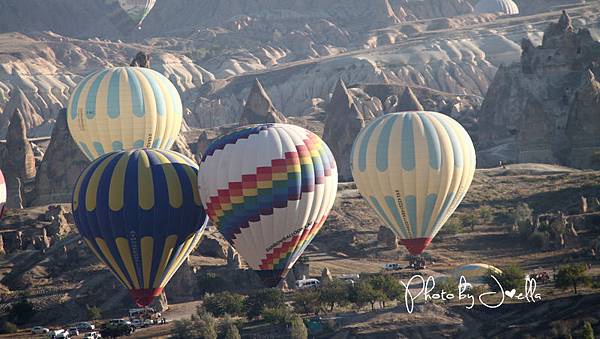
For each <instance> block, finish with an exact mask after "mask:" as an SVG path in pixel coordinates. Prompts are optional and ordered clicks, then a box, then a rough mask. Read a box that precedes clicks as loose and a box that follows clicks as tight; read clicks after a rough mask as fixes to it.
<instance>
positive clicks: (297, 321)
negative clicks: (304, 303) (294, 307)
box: [290, 314, 308, 339]
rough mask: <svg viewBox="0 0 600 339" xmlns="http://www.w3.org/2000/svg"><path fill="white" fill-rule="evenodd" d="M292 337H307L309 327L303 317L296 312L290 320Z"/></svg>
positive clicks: (305, 338) (294, 338)
mask: <svg viewBox="0 0 600 339" xmlns="http://www.w3.org/2000/svg"><path fill="white" fill-rule="evenodd" d="M290 338H291V339H307V338H308V329H307V328H306V325H304V321H303V320H302V318H301V317H300V316H299V315H297V314H294V315H292V319H291V320H290Z"/></svg>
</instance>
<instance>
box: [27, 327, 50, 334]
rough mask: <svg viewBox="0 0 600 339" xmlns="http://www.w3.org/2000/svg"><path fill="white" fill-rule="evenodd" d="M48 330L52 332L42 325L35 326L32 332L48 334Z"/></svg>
mask: <svg viewBox="0 0 600 339" xmlns="http://www.w3.org/2000/svg"><path fill="white" fill-rule="evenodd" d="M48 332H50V330H49V329H47V328H45V327H42V326H35V327H33V328H32V329H31V333H33V334H46V333H48Z"/></svg>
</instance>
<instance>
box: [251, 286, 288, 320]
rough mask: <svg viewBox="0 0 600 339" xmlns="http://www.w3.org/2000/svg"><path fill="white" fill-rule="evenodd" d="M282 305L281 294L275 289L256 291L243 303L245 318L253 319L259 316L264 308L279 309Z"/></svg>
mask: <svg viewBox="0 0 600 339" xmlns="http://www.w3.org/2000/svg"><path fill="white" fill-rule="evenodd" d="M283 305H284V299H283V292H281V290H278V289H275V288H265V289H262V290H258V291H256V292H254V293H252V294H250V295H249V296H248V298H246V301H245V307H246V316H247V317H248V318H249V319H253V318H256V317H258V316H259V315H261V313H262V312H263V310H265V309H266V308H279V307H282V306H283Z"/></svg>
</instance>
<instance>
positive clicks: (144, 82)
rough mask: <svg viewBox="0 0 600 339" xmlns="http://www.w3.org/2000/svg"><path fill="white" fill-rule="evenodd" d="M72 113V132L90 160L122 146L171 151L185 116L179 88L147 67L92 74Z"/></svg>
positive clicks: (69, 118) (79, 89)
mask: <svg viewBox="0 0 600 339" xmlns="http://www.w3.org/2000/svg"><path fill="white" fill-rule="evenodd" d="M67 111H68V112H67V124H68V126H69V131H70V132H71V135H72V136H73V139H74V140H75V142H76V143H77V145H78V146H79V148H80V149H81V150H82V151H83V153H84V154H85V155H86V156H87V157H88V158H89V159H90V160H93V159H95V158H97V157H99V156H100V155H102V154H104V153H108V152H112V151H120V150H123V149H131V148H142V147H152V148H160V149H169V148H171V146H172V145H173V143H174V142H175V139H176V138H177V135H178V134H179V130H180V128H181V122H182V117H183V115H182V114H183V109H182V105H181V99H180V98H179V93H178V92H177V89H175V86H173V84H172V83H171V82H170V81H169V80H168V79H167V78H165V77H164V76H163V75H162V74H160V73H158V72H156V71H153V70H151V69H148V68H142V67H116V68H111V69H104V70H101V71H98V72H95V73H93V74H90V75H89V76H88V77H86V78H85V79H83V80H82V81H81V82H80V83H79V85H77V87H76V88H75V90H74V92H73V94H72V95H71V98H70V100H69V104H68V106H67Z"/></svg>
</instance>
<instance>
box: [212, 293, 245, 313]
mask: <svg viewBox="0 0 600 339" xmlns="http://www.w3.org/2000/svg"><path fill="white" fill-rule="evenodd" d="M244 299H245V298H244V296H243V295H241V294H237V293H231V292H219V293H215V294H207V295H205V296H204V299H202V304H203V305H204V307H205V309H206V311H207V312H209V313H211V314H212V315H214V316H215V317H221V316H223V315H225V314H231V315H236V316H237V315H243V314H244Z"/></svg>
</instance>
